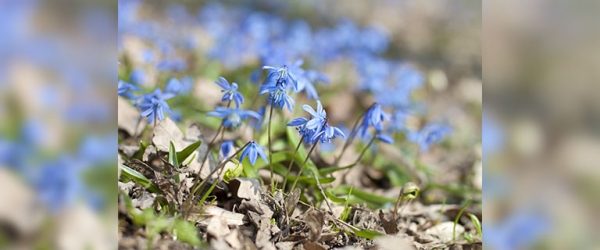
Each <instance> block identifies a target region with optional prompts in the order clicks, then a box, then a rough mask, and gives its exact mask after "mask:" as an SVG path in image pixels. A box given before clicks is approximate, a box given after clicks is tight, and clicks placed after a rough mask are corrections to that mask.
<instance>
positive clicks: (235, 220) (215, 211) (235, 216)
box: [189, 206, 247, 226]
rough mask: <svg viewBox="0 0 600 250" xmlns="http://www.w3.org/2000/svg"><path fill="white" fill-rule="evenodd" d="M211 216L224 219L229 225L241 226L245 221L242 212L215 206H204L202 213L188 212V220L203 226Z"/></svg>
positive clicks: (206, 224)
mask: <svg viewBox="0 0 600 250" xmlns="http://www.w3.org/2000/svg"><path fill="white" fill-rule="evenodd" d="M213 217H219V218H223V219H225V222H226V224H227V225H229V226H241V225H243V224H244V223H245V222H246V221H247V220H246V219H245V216H244V215H243V214H240V213H235V212H231V211H227V210H225V209H223V208H220V207H217V206H205V207H204V210H203V212H202V213H190V215H189V219H190V220H192V221H196V222H198V223H199V224H200V225H203V226H208V224H209V223H210V219H211V218H213Z"/></svg>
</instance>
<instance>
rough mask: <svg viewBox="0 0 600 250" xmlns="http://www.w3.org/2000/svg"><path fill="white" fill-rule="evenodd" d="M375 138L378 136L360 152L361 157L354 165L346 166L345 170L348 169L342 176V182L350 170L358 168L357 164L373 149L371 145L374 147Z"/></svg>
mask: <svg viewBox="0 0 600 250" xmlns="http://www.w3.org/2000/svg"><path fill="white" fill-rule="evenodd" d="M375 138H377V136H376V135H374V136H373V137H372V138H371V140H369V143H367V146H365V147H364V148H363V149H362V151H361V152H360V155H359V156H358V158H357V159H356V161H354V163H352V164H350V165H348V166H344V168H348V169H347V170H346V171H345V172H344V174H343V175H342V181H344V180H345V179H346V176H347V175H348V173H349V172H350V168H352V167H354V166H356V164H358V163H359V162H360V160H362V158H363V156H365V153H366V152H367V149H369V148H370V147H371V145H373V142H375Z"/></svg>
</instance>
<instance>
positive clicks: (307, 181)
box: [289, 176, 335, 185]
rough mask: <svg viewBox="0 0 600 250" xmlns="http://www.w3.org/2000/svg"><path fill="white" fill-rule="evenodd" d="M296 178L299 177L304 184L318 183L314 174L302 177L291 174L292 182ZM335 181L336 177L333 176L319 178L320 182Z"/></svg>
mask: <svg viewBox="0 0 600 250" xmlns="http://www.w3.org/2000/svg"><path fill="white" fill-rule="evenodd" d="M296 179H299V180H298V182H301V183H304V184H308V185H317V181H316V180H315V178H314V177H313V176H302V177H298V176H289V180H290V181H292V182H293V181H295V180H296ZM334 181H335V178H333V177H326V178H319V182H320V183H321V184H329V183H332V182H334Z"/></svg>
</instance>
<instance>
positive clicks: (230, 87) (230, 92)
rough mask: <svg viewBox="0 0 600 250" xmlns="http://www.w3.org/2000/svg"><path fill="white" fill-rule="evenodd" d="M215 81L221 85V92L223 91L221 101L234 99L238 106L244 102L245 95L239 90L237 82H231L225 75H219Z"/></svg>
mask: <svg viewBox="0 0 600 250" xmlns="http://www.w3.org/2000/svg"><path fill="white" fill-rule="evenodd" d="M215 83H216V84H217V85H219V87H221V92H222V93H223V97H222V98H221V101H223V102H229V101H234V102H235V106H236V107H240V105H242V103H244V97H243V96H242V94H240V92H239V91H238V85H237V83H235V82H233V83H231V84H229V82H228V81H227V80H226V79H225V78H223V77H219V79H217V81H216V82H215Z"/></svg>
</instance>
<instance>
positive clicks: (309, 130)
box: [287, 100, 327, 142]
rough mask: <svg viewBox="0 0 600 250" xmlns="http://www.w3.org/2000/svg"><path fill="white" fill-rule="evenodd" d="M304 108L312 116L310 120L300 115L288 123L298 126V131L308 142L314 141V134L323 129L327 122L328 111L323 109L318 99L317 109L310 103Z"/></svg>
mask: <svg viewBox="0 0 600 250" xmlns="http://www.w3.org/2000/svg"><path fill="white" fill-rule="evenodd" d="M302 109H304V111H306V112H307V113H309V114H310V115H311V116H312V117H311V119H310V120H308V119H306V118H304V117H299V118H296V119H293V120H292V121H290V122H289V123H288V124H287V125H288V126H291V127H298V132H299V133H300V134H301V135H302V136H303V137H304V138H305V140H306V142H310V141H312V138H313V136H314V134H316V133H318V132H320V131H321V128H322V127H323V126H324V125H325V124H326V123H327V121H326V120H327V112H325V110H324V109H323V105H321V102H320V101H318V100H317V110H314V109H313V108H312V107H311V106H309V105H304V106H302Z"/></svg>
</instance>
